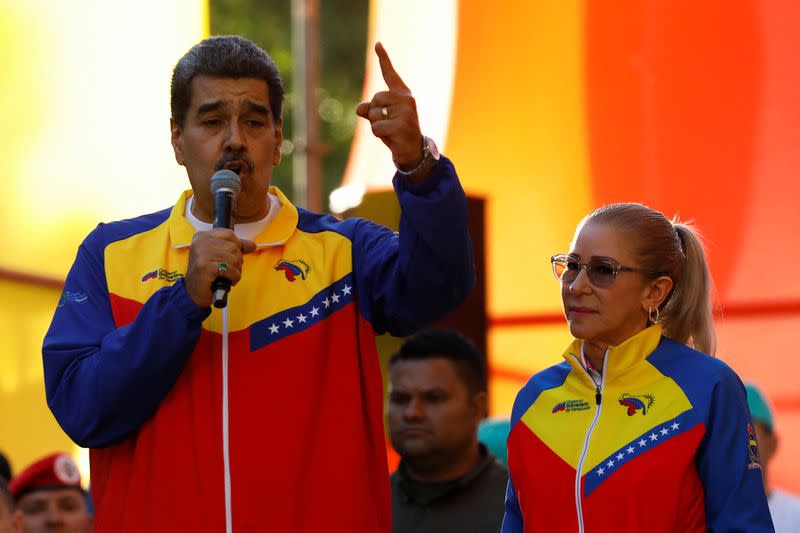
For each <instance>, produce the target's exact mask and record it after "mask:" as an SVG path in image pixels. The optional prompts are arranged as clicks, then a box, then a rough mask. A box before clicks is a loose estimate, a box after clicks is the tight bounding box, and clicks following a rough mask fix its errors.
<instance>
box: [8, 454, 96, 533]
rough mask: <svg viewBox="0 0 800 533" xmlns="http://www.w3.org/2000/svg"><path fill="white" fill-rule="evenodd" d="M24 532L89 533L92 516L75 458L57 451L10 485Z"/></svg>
mask: <svg viewBox="0 0 800 533" xmlns="http://www.w3.org/2000/svg"><path fill="white" fill-rule="evenodd" d="M8 489H9V491H10V492H11V496H12V497H13V498H14V501H15V503H16V516H15V522H20V521H21V524H22V532H23V533H44V532H49V531H63V532H66V533H89V532H91V531H92V530H93V524H92V517H91V516H90V515H89V509H88V505H87V502H86V493H85V492H84V490H83V487H81V475H80V473H79V472H78V467H77V465H76V464H75V461H73V460H72V457H70V456H69V455H66V454H63V453H55V454H52V455H48V456H47V457H44V458H42V459H40V460H38V461H36V462H35V463H33V464H32V465H30V466H29V467H28V468H26V469H25V470H23V471H22V472H20V473H19V475H17V476H16V477H15V478H14V479H12V480H11V483H10V484H9V486H8Z"/></svg>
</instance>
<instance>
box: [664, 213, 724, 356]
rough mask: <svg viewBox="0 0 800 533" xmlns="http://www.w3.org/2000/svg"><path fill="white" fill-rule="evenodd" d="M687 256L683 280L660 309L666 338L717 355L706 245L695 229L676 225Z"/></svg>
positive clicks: (683, 269) (676, 223)
mask: <svg viewBox="0 0 800 533" xmlns="http://www.w3.org/2000/svg"><path fill="white" fill-rule="evenodd" d="M673 227H674V228H675V232H676V233H677V235H678V237H679V239H680V242H681V248H682V251H683V256H684V264H683V268H682V269H681V270H682V272H681V273H680V280H674V281H677V283H675V288H674V289H673V291H672V295H671V296H670V297H669V299H668V300H667V301H666V303H665V304H664V306H663V308H662V310H661V317H662V323H663V326H664V335H665V336H667V337H669V338H671V339H673V340H676V341H678V342H682V343H684V344H691V345H693V346H694V347H695V349H697V350H700V351H701V352H705V353H707V354H710V355H714V353H715V352H716V350H717V335H716V331H715V329H714V318H713V314H712V301H711V300H712V296H711V295H712V291H713V282H712V280H711V273H710V272H709V270H708V263H707V262H706V256H705V252H704V251H703V245H702V243H701V241H700V237H699V235H698V234H697V233H696V232H695V230H694V229H693V228H692V227H691V226H689V225H687V224H682V223H680V222H674V223H673Z"/></svg>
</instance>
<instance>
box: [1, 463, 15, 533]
mask: <svg viewBox="0 0 800 533" xmlns="http://www.w3.org/2000/svg"><path fill="white" fill-rule="evenodd" d="M19 526H20V524H19V520H15V519H14V501H13V500H12V499H11V493H10V492H8V483H6V479H5V478H4V477H3V476H1V475H0V533H18V532H19Z"/></svg>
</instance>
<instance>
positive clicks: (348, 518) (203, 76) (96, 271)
mask: <svg viewBox="0 0 800 533" xmlns="http://www.w3.org/2000/svg"><path fill="white" fill-rule="evenodd" d="M376 52H377V54H378V57H379V60H380V65H381V70H382V72H383V77H384V80H385V81H386V84H387V86H388V90H386V91H383V92H379V93H377V94H376V95H375V96H374V97H373V98H372V100H371V101H370V102H364V103H362V104H360V105H359V107H358V109H357V113H358V114H359V115H360V116H362V117H363V118H365V119H366V120H369V121H370V123H371V126H372V131H373V133H374V134H375V136H376V137H378V138H379V139H380V140H381V141H383V142H384V143H385V144H386V146H387V147H388V148H389V150H390V151H391V155H392V158H393V159H394V161H395V163H396V165H397V167H398V171H397V174H396V175H395V178H394V186H395V190H396V192H397V196H398V200H399V202H400V205H401V207H402V212H403V215H402V218H401V221H400V233H399V235H397V234H395V233H394V232H392V231H390V230H388V229H387V228H384V227H381V226H378V225H376V224H373V223H371V222H368V221H365V220H359V219H350V220H346V221H339V220H337V219H335V218H333V217H331V216H324V215H320V214H315V213H311V212H308V211H305V210H303V209H299V208H296V207H295V206H293V205H292V204H291V203H290V202H289V200H288V199H287V198H286V197H285V196H284V195H283V194H282V193H281V192H280V191H279V190H278V189H276V188H274V187H270V179H271V176H272V168H273V167H274V166H276V165H278V163H279V162H280V159H281V151H280V146H281V142H282V140H283V133H282V129H281V126H282V119H281V105H282V102H283V96H284V89H283V86H282V83H281V79H280V75H279V73H278V70H277V68H276V67H275V64H274V62H273V61H272V59H271V58H270V57H269V55H267V53H266V52H264V51H263V50H261V49H260V48H258V47H257V46H256V45H255V44H253V43H252V42H250V41H248V40H246V39H243V38H241V37H235V36H225V37H212V38H209V39H206V40H204V41H202V42H201V43H199V44H198V45H196V46H195V47H193V48H192V49H191V50H189V52H188V53H187V54H186V55H185V56H184V57H183V58H182V59H181V60H180V61H179V62H178V64H177V66H176V67H175V69H174V71H173V76H172V90H171V97H172V98H171V107H172V117H171V132H172V146H173V148H174V151H175V158H176V160H177V162H178V163H179V164H180V165H183V166H184V167H185V168H186V172H187V174H188V177H189V182H190V183H191V190H189V191H186V192H185V193H184V194H183V195H182V196H181V197H180V198H179V199H178V201H177V203H176V204H175V205H174V207H171V208H169V209H165V210H163V211H160V212H157V213H152V214H149V215H144V216H141V217H138V218H134V219H130V220H124V221H119V222H112V223H108V224H100V225H99V226H98V227H97V228H96V229H95V230H94V231H93V232H92V233H91V234H90V235H89V236H88V237H87V238H86V239H85V240H84V242H83V243H82V244H81V246H80V248H79V249H78V253H77V257H76V259H75V262H74V264H73V266H72V268H71V270H70V273H69V275H68V277H67V280H66V284H65V288H64V293H63V295H62V299H61V302H60V303H59V305H58V308H57V310H56V313H55V316H54V318H53V322H52V324H51V326H50V330H49V331H48V333H47V336H46V337H45V340H44V346H43V357H44V369H45V385H46V390H47V400H48V404H49V406H50V408H51V410H52V411H53V413H54V414H55V417H56V419H57V420H58V422H59V423H60V424H61V427H62V428H63V429H64V430H65V431H66V432H67V434H69V435H70V436H71V437H72V439H73V440H74V441H75V442H76V443H78V444H80V445H82V446H86V447H90V448H91V475H92V477H91V479H92V493H93V496H94V500H95V506H96V507H95V509H96V514H95V524H96V526H97V528H98V531H100V532H103V531H113V532H141V531H149V532H161V531H164V532H174V531H215V532H216V531H226V532H231V531H237V532H239V531H280V532H294V531H297V532H304V531H309V532H311V531H327V532H331V531H333V532H336V531H341V532H348V533H352V532H364V533H374V532H384V533H389V532H390V531H391V516H390V508H391V503H390V489H389V479H388V473H387V465H386V457H385V446H384V433H383V420H382V417H383V411H382V387H381V376H380V369H379V365H378V360H377V356H376V350H375V344H374V335H375V333H376V332H385V331H389V332H392V333H394V334H407V333H409V332H412V331H414V330H415V329H417V328H419V327H421V326H423V325H425V324H427V323H430V322H432V321H434V320H436V319H438V318H440V317H441V316H443V315H444V314H446V313H447V312H448V311H450V310H451V309H453V308H454V307H456V306H457V305H458V304H459V303H460V302H461V301H462V300H463V299H464V297H465V296H466V294H467V292H468V291H469V289H470V288H471V286H472V283H473V279H474V267H473V264H472V255H471V254H472V253H471V245H470V241H469V235H468V233H467V229H466V224H467V222H466V199H465V196H464V193H463V190H462V188H461V186H460V184H459V182H458V178H457V176H456V173H455V170H454V168H453V166H452V164H451V163H450V162H449V161H448V160H447V159H446V158H445V157H440V156H439V154H438V152H437V151H436V149H435V145H433V143H432V141H430V140H429V139H427V138H426V137H424V136H423V135H422V133H421V132H420V129H419V123H418V120H417V114H416V106H415V103H414V98H413V97H412V95H411V93H410V91H409V89H408V88H407V87H406V85H405V84H404V83H403V81H402V79H401V78H400V76H399V75H398V73H397V72H396V71H395V70H394V68H393V67H392V64H391V62H390V60H389V57H388V55H387V54H386V51H385V50H384V49H383V47H382V46H380V45H378V46H376ZM220 170H230V171H232V172H234V173H235V174H237V175H238V177H239V178H240V181H241V191H240V192H238V194H237V198H236V202H235V211H234V214H233V222H234V227H233V229H228V228H225V227H212V225H213V222H214V220H215V207H214V200H215V198H214V194H212V192H211V190H210V188H209V185H210V182H211V178H212V176H214V175H215V173H217V172H218V171H220ZM218 278H224V279H227V280H228V281H229V282H230V285H231V289H230V293H229V294H228V296H227V302H226V305H224V306H222V307H221V308H219V309H217V308H216V307H213V308H212V301H213V291H212V285H213V284H215V281H216V280H217V279H218Z"/></svg>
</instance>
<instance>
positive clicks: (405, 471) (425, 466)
mask: <svg viewBox="0 0 800 533" xmlns="http://www.w3.org/2000/svg"><path fill="white" fill-rule="evenodd" d="M486 374H487V368H486V359H485V358H484V357H483V356H482V355H481V354H480V353H479V352H478V350H477V348H476V347H475V345H474V344H472V343H471V342H470V341H469V340H467V339H466V338H465V337H463V336H462V335H461V334H459V333H458V332H456V331H452V330H428V331H423V332H421V333H419V334H417V335H415V336H413V337H411V338H409V339H408V340H407V341H406V342H405V343H404V344H403V346H402V347H401V348H400V351H399V352H398V353H397V354H395V355H394V356H393V357H392V358H391V360H390V361H389V404H388V415H389V417H388V420H389V434H390V438H391V441H392V446H394V448H395V450H397V452H398V453H399V454H400V456H401V461H400V465H399V467H398V469H397V472H395V473H394V474H393V475H392V478H391V480H392V522H393V531H394V533H405V532H409V533H411V532H413V533H425V532H429V531H430V532H437V533H440V532H443V531H453V532H456V531H458V532H464V531H468V532H483V531H486V532H496V531H499V530H500V525H501V522H502V519H503V505H504V503H503V502H504V500H503V495H504V493H505V488H506V484H507V482H508V470H507V469H506V468H505V467H504V466H502V465H501V464H500V463H499V462H498V461H497V460H496V458H495V457H494V456H493V455H492V454H490V453H489V452H488V451H487V449H486V447H485V446H484V445H483V444H480V443H479V442H478V436H477V432H478V424H479V423H480V421H481V420H482V419H483V418H484V417H485V416H486V411H487V398H486V381H487V378H486Z"/></svg>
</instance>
